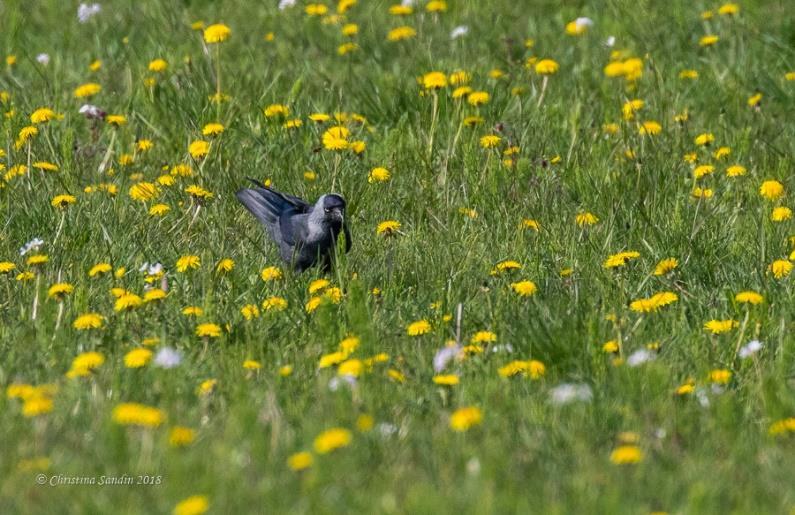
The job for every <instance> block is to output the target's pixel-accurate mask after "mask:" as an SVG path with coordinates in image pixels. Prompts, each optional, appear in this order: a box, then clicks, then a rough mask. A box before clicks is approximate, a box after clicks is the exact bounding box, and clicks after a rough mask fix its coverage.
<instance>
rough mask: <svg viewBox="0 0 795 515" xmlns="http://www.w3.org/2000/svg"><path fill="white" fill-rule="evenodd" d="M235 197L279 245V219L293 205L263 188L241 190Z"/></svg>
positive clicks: (280, 236) (280, 238)
mask: <svg viewBox="0 0 795 515" xmlns="http://www.w3.org/2000/svg"><path fill="white" fill-rule="evenodd" d="M236 196H237V199H238V200H239V201H240V203H241V204H243V205H244V206H245V207H246V209H248V210H249V211H250V212H251V214H252V215H254V216H255V217H256V218H257V220H259V221H260V222H261V223H262V225H264V226H265V228H266V229H267V230H268V233H269V234H270V235H271V237H272V238H273V239H274V241H276V243H278V244H281V241H282V234H281V230H280V224H279V219H280V218H281V216H282V213H284V212H285V211H286V210H288V209H294V207H293V205H292V204H290V203H289V202H287V201H286V200H284V199H283V198H282V197H281V196H280V195H278V194H276V193H274V192H272V191H271V190H266V189H265V188H248V189H242V190H240V191H238V192H237V195H236Z"/></svg>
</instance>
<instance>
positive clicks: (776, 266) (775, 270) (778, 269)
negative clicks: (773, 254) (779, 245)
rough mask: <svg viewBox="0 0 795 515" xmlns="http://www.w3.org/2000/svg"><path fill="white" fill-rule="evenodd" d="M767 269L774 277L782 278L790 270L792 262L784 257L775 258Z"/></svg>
mask: <svg viewBox="0 0 795 515" xmlns="http://www.w3.org/2000/svg"><path fill="white" fill-rule="evenodd" d="M768 270H769V271H770V273H772V274H773V277H775V278H776V279H783V278H784V277H787V276H788V275H789V274H790V272H792V263H790V262H789V261H787V260H786V259H777V260H776V261H773V262H772V263H771V264H770V266H769V267H768Z"/></svg>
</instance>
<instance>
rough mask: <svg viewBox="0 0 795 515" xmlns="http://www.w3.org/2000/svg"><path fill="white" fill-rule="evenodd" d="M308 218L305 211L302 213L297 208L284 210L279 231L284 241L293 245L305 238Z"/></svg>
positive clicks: (280, 218)
mask: <svg viewBox="0 0 795 515" xmlns="http://www.w3.org/2000/svg"><path fill="white" fill-rule="evenodd" d="M306 218H307V215H306V214H305V213H300V212H299V211H298V210H296V209H287V210H285V211H284V212H282V214H281V216H280V217H279V231H280V232H281V235H282V241H283V242H284V243H286V244H287V245H290V246H291V247H293V246H295V244H296V242H300V241H302V240H303V239H304V237H305V234H304V233H305V232H306V231H305V229H306Z"/></svg>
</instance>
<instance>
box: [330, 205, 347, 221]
mask: <svg viewBox="0 0 795 515" xmlns="http://www.w3.org/2000/svg"><path fill="white" fill-rule="evenodd" d="M329 215H331V218H333V219H334V220H339V221H343V220H344V219H345V210H344V209H342V208H340V207H335V208H332V209H331V213H329Z"/></svg>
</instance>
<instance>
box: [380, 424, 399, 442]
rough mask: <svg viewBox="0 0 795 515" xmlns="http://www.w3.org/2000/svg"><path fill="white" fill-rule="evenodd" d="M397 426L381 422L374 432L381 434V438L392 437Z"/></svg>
mask: <svg viewBox="0 0 795 515" xmlns="http://www.w3.org/2000/svg"><path fill="white" fill-rule="evenodd" d="M397 430H398V428H397V426H395V425H394V424H390V423H389V422H381V423H380V424H378V425H377V426H376V431H378V432H379V433H381V436H383V437H384V438H386V437H387V436H392V435H393V434H395V433H397Z"/></svg>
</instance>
